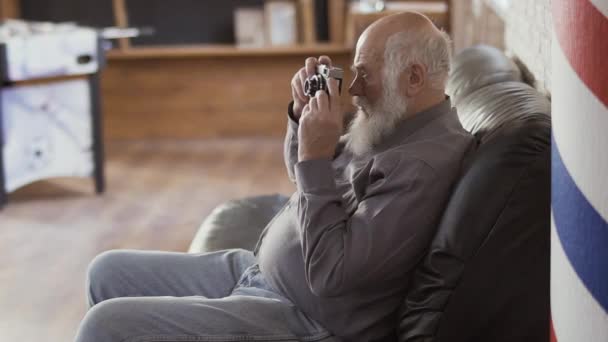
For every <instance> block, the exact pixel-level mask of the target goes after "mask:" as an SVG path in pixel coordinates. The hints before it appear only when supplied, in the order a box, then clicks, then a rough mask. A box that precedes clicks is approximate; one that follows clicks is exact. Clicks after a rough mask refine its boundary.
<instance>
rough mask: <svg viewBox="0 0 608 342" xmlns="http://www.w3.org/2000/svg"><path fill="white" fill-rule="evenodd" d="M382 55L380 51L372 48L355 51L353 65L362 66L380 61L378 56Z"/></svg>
mask: <svg viewBox="0 0 608 342" xmlns="http://www.w3.org/2000/svg"><path fill="white" fill-rule="evenodd" d="M380 56H381V54H380V51H378V50H377V49H376V50H370V49H359V48H357V50H356V51H355V58H354V60H353V67H356V68H360V67H364V66H366V65H368V64H370V63H377V62H379V60H378V58H379V57H380Z"/></svg>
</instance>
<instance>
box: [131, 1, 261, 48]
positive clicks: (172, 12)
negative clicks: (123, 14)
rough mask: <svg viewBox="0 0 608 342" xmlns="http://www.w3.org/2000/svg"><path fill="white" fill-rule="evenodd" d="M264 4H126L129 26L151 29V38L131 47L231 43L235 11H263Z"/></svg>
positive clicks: (161, 2)
mask: <svg viewBox="0 0 608 342" xmlns="http://www.w3.org/2000/svg"><path fill="white" fill-rule="evenodd" d="M263 3H264V0H127V9H128V12H129V23H130V24H131V25H133V26H137V27H144V26H146V27H152V28H154V29H155V31H156V33H155V35H153V36H149V37H141V38H138V39H133V40H132V42H133V45H155V44H162V45H167V44H193V43H234V25H233V21H234V20H233V13H234V9H235V8H237V7H262V6H263Z"/></svg>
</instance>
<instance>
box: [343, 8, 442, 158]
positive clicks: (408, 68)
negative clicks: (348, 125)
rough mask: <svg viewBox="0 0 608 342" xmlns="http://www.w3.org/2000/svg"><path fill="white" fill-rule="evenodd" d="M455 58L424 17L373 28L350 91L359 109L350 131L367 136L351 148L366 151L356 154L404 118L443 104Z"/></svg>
mask: <svg viewBox="0 0 608 342" xmlns="http://www.w3.org/2000/svg"><path fill="white" fill-rule="evenodd" d="M450 59H451V52H450V41H449V37H448V36H447V35H446V34H445V33H444V32H442V31H440V30H439V29H437V27H435V25H434V24H433V22H432V21H431V20H430V19H429V18H427V17H426V16H424V15H422V14H420V13H416V12H404V13H399V14H394V15H390V16H386V17H384V18H382V19H380V20H378V21H376V22H374V23H373V24H372V25H370V26H369V27H368V28H367V29H366V30H365V31H364V32H363V34H362V35H361V37H360V38H359V40H358V42H357V50H356V52H355V60H354V63H353V71H354V72H355V78H354V80H353V82H352V83H351V85H350V87H349V93H350V94H351V95H352V96H353V101H354V103H355V105H356V106H357V107H358V108H359V112H358V115H357V117H356V119H357V120H356V121H355V122H354V126H353V127H352V129H351V132H353V133H357V130H358V136H360V137H365V138H366V139H359V141H358V142H357V140H356V139H354V140H353V141H352V144H351V145H353V146H361V148H356V147H354V148H353V150H359V151H363V150H365V148H363V147H366V148H369V146H370V145H372V144H373V142H375V141H378V140H379V139H381V137H382V136H385V135H387V134H388V132H390V131H391V130H392V127H393V126H395V125H396V123H397V122H398V121H400V120H401V119H403V118H406V117H408V116H410V115H413V114H415V113H418V112H420V111H423V110H425V109H428V108H430V107H432V106H434V105H437V104H439V103H440V102H442V101H444V99H445V84H446V81H447V77H448V73H449V70H450ZM366 118H367V119H366ZM370 132H375V134H373V135H372V134H371V133H370ZM353 136H354V137H356V136H357V134H353Z"/></svg>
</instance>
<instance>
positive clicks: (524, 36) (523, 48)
mask: <svg viewBox="0 0 608 342" xmlns="http://www.w3.org/2000/svg"><path fill="white" fill-rule="evenodd" d="M483 1H485V2H486V3H491V2H492V1H493V0H483ZM503 17H504V20H505V37H504V38H505V44H506V48H507V50H508V51H510V52H511V53H512V54H514V55H516V56H518V57H519V58H520V59H521V60H522V62H523V63H524V64H526V66H527V67H528V69H529V70H530V72H532V73H533V75H534V77H535V78H536V80H537V85H538V87H539V88H540V89H541V90H547V91H550V89H551V88H550V85H551V32H552V25H553V24H552V17H551V0H511V2H510V6H509V8H508V9H507V11H506V13H504V16H503ZM543 88H544V89H543Z"/></svg>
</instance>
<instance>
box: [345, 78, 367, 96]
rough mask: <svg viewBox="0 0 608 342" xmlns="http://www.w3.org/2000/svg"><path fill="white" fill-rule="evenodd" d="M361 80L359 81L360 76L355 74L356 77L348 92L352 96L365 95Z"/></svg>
mask: <svg viewBox="0 0 608 342" xmlns="http://www.w3.org/2000/svg"><path fill="white" fill-rule="evenodd" d="M360 83H361V82H359V77H357V76H355V79H354V80H353V81H352V82H351V84H350V86H349V87H348V94H349V95H350V96H363V95H364V94H363V89H362V88H361V84H360Z"/></svg>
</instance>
